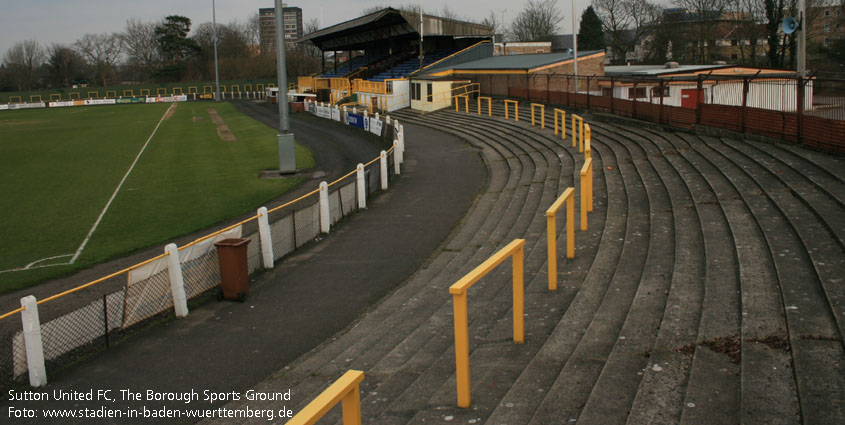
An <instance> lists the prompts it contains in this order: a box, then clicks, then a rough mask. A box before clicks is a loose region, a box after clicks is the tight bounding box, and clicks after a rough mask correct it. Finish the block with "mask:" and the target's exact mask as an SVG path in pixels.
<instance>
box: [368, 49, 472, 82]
mask: <svg viewBox="0 0 845 425" xmlns="http://www.w3.org/2000/svg"><path fill="white" fill-rule="evenodd" d="M453 53H455V52H454V50H438V51H436V52H434V53H430V54H427V55H425V57H423V66H424V67H425V66H429V65H431V64H433V63H434V62H437V61H439V60H441V59H443V58H445V57H447V56H449V55H451V54H453ZM418 69H420V60H419V58H418V57H413V58H410V59H408V60H406V61H404V62H401V63H399V64H398V65H396V66H394V67H393V69H392V70H391V69H387V70H384V71H382V72H380V73H378V74H376V75H375V76H373V77H372V78H370V80H371V81H384V80H387V79H390V78H405V77H407V76H409V75H411V74H412V73H414V71H416V70H418Z"/></svg>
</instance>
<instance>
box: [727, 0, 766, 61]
mask: <svg viewBox="0 0 845 425" xmlns="http://www.w3.org/2000/svg"><path fill="white" fill-rule="evenodd" d="M734 7H735V8H736V10H735V11H734V13H735V25H736V27H735V28H736V29H735V31H736V33H737V36H738V37H737V38H739V42H738V44H739V52H740V56H741V59H742V63H743V64H746V63H750V64H751V66H754V67H756V66H758V63H757V58H758V56H759V55H758V53H757V51H758V46H757V40H758V39H760V38H762V37H764V36H765V35H766V31H765V26H764V22H765V14H766V11H765V6H764V2H763V1H761V0H736V3H734ZM746 40H747V41H748V46H747V47H748V49H746V46H745V45H744V44H745V41H746ZM746 50H748V56H749V57H748V58H746ZM749 59H750V60H749Z"/></svg>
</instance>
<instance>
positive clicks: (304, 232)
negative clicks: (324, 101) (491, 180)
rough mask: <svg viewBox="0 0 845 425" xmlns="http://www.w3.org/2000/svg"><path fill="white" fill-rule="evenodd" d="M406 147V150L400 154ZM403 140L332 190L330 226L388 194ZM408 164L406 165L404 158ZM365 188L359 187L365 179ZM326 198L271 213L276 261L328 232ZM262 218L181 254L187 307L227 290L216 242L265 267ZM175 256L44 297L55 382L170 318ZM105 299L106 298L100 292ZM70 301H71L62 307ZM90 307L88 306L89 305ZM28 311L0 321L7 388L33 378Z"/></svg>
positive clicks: (254, 266)
mask: <svg viewBox="0 0 845 425" xmlns="http://www.w3.org/2000/svg"><path fill="white" fill-rule="evenodd" d="M384 129H385V130H384V131H383V133H382V135H383V137H385V138H388V139H389V140H390V139H391V138H394V137H396V138H397V139H399V138H401V140H402V141H403V142H404V135H403V134H402V133H401V131H400V129H401V126H400V125H399V123H398V122H393V123H391V125H384ZM400 146H401V147H400ZM403 147H404V145H400V144H399V142H398V141H397V142H396V143H394V147H392V148H390V149H389V150H387V151H385V152H384V154H383V155H379V156H378V157H376V158H375V159H373V160H372V161H370V162H369V163H367V164H366V165H365V166H363V167H362V169H361V171H360V172H359V171H358V170H357V169H356V170H355V171H353V172H351V173H349V174H347V175H346V176H343V177H341V178H340V179H338V180H336V181H334V182H332V183H329V184H328V185H327V187H326V189H325V190H326V191H328V210H329V223H330V225H335V224H336V223H337V222H339V221H340V220H342V219H343V218H344V217H345V216H348V215H350V214H352V213H354V212H356V211H357V210H358V209H359V191H360V190H362V189H360V188H359V186H360V187H362V188H363V192H364V199H366V198H369V197H370V196H371V195H372V194H373V193H375V192H376V191H378V190H380V189H381V185H380V182H381V179H382V176H381V172H382V166H381V162H382V161H384V162H386V165H387V166H386V169H387V172H388V176H389V175H392V174H393V173H394V172H395V166H396V161H397V158H401V156H399V155H397V152H396V150H397V149H402V148H403ZM399 160H401V159H399ZM359 173H360V174H362V176H363V181H362V183H363V184H361V183H359V177H358V174H359ZM320 191H321V189H316V190H313V191H311V192H309V193H308V194H306V195H304V196H301V197H299V198H297V199H295V200H293V201H291V202H288V203H286V204H283V205H280V206H278V207H275V208H273V209H270V210H269V211H267V218H268V223H269V232H268V236H269V239H270V246H271V247H272V254H273V255H272V258H273V259H274V260H278V259H280V258H282V257H284V256H285V255H288V254H290V253H291V252H293V251H294V250H295V249H296V248H298V247H300V246H302V245H304V244H306V243H308V242H309V241H312V240H314V239H315V238H317V237H318V236H319V235H320V234H321V233H322V232H323V231H324V229H322V228H321V213H320V210H321V206H320V200H319V197H320ZM260 214H261V210H259V214H258V215H256V216H253V217H250V218H248V219H246V220H243V221H241V222H239V223H236V224H234V225H232V226H229V227H227V228H225V229H222V230H220V231H217V232H214V233H211V234H210V235H206V236H203V237H201V238H199V239H197V240H195V241H193V242H191V243H189V244H186V245H184V246H182V247H179V248H178V261H179V263H178V265H179V266H178V268H179V269H180V271H181V276H182V280H183V282H184V292H185V295H186V298H187V299H188V300H190V299H194V298H197V297H199V296H201V295H203V294H205V293H208V292H209V291H214V290H216V288H217V287H218V286H219V285H220V269H219V261H218V257H217V250H216V249H214V242H215V241H218V240H221V239H225V238H229V237H243V238H247V239H249V240H250V243H249V245H248V247H247V263H248V270H249V273H250V274H251V273H254V272H256V271H258V270H259V269H261V268H262V267H265V264H264V262H265V260H264V253H263V251H262V243H261V242H262V241H261V236H260V234H261V232H260V231H259V228H260V225H259V220H258V219H259V216H260ZM168 256H169V255H168V253H167V252H166V253H165V254H162V255H160V256H157V257H155V258H152V259H149V260H147V261H144V262H142V263H139V264H136V265H133V266H131V267H129V268H126V269H124V270H121V271H119V272H116V273H114V274H111V275H109V276H105V277H103V278H101V279H97V280H94V281H92V282H88V283H86V284H84V285H81V286H79V287H76V288H74V289H71V290H69V291H65V292H63V293H60V294H56V295H54V296H52V297H48V298H45V299H44V300H40V301H39V302H38V308H37V310H38V314H39V316H40V332H41V341H42V345H43V357H44V363H45V366H46V373H47V374H48V375H49V374H51V373H54V372H55V371H57V370H60V369H61V368H63V367H66V366H67V365H68V364H70V363H73V362H75V361H77V360H78V359H80V358H83V357H85V356H88V355H90V354H92V353H95V352H97V351H100V350H102V349H105V348H108V347H109V346H110V344H114V343H115V342H116V341H118V340H120V339H121V338H123V336H124V335H126V334H127V333H130V332H132V331H134V330H136V329H138V328H141V327H145V326H148V325H150V323H151V322H153V321H156V320H158V319H163V318H167V317H171V316H172V315H173V311H174V296H173V294H172V289H171V276H170V270H169V267H168V260H170V259H168V258H167V257H168ZM97 292H100V293H102V295H101V296H100V295H97V294H95V293H97ZM59 298H63V301H64V302H56V300H57V299H59ZM83 300H84V301H83ZM22 310H24V309H23V308H21V309H17V310H14V311H11V312H9V313H6V314H5V315H3V316H0V389H2V390H5V389H7V388H11V387H14V386H16V385H24V384H25V383H26V382H25V379H26V376H27V372H28V364H27V352H26V346H25V338H24V332H23V329H22V319H19V317H20V316H21V315H19V314H17V313H21V314H22Z"/></svg>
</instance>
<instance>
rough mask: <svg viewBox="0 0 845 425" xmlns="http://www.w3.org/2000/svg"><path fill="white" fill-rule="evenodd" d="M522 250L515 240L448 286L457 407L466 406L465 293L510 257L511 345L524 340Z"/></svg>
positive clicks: (468, 386) (467, 339)
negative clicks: (451, 314) (511, 263)
mask: <svg viewBox="0 0 845 425" xmlns="http://www.w3.org/2000/svg"><path fill="white" fill-rule="evenodd" d="M524 247H525V239H515V240H514V241H513V242H511V243H509V244H508V245H507V246H506V247H504V248H502V249H501V250H499V251H498V252H496V253H495V254H493V255H492V256H491V257H490V258H488V259H487V260H486V261H484V262H483V263H481V264H480V265H479V266H478V267H476V268H475V269H473V270H472V271H471V272H469V273H467V274H466V275H465V276H464V277H462V278H461V279H460V280H458V281H457V282H455V283H454V284H453V285H452V286H450V287H449V293H450V294H452V307H453V309H454V322H455V376H456V380H457V388H458V407H463V408H467V407H469V406H470V385H469V329H468V328H469V319H468V317H467V290H468V289H469V288H470V287H471V286H472V285H473V284H475V283H476V282H478V281H479V280H480V279H481V278H483V277H484V276H486V275H487V274H488V273H490V271H491V270H493V269H494V268H495V267H496V266H498V265H499V264H501V263H502V262H503V261H505V260H506V259H507V258H508V257H513V342H514V343H517V344H522V342H523V341H524V340H525V325H524V320H525V318H524V317H523V312H524V310H525V304H524V284H523V280H524V276H523V275H524V271H523V270H524V265H523V259H524Z"/></svg>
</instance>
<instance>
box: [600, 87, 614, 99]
mask: <svg viewBox="0 0 845 425" xmlns="http://www.w3.org/2000/svg"><path fill="white" fill-rule="evenodd" d="M601 95H602V97H611V96H613V91H612V90H611V89H610V87H602V88H601Z"/></svg>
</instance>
